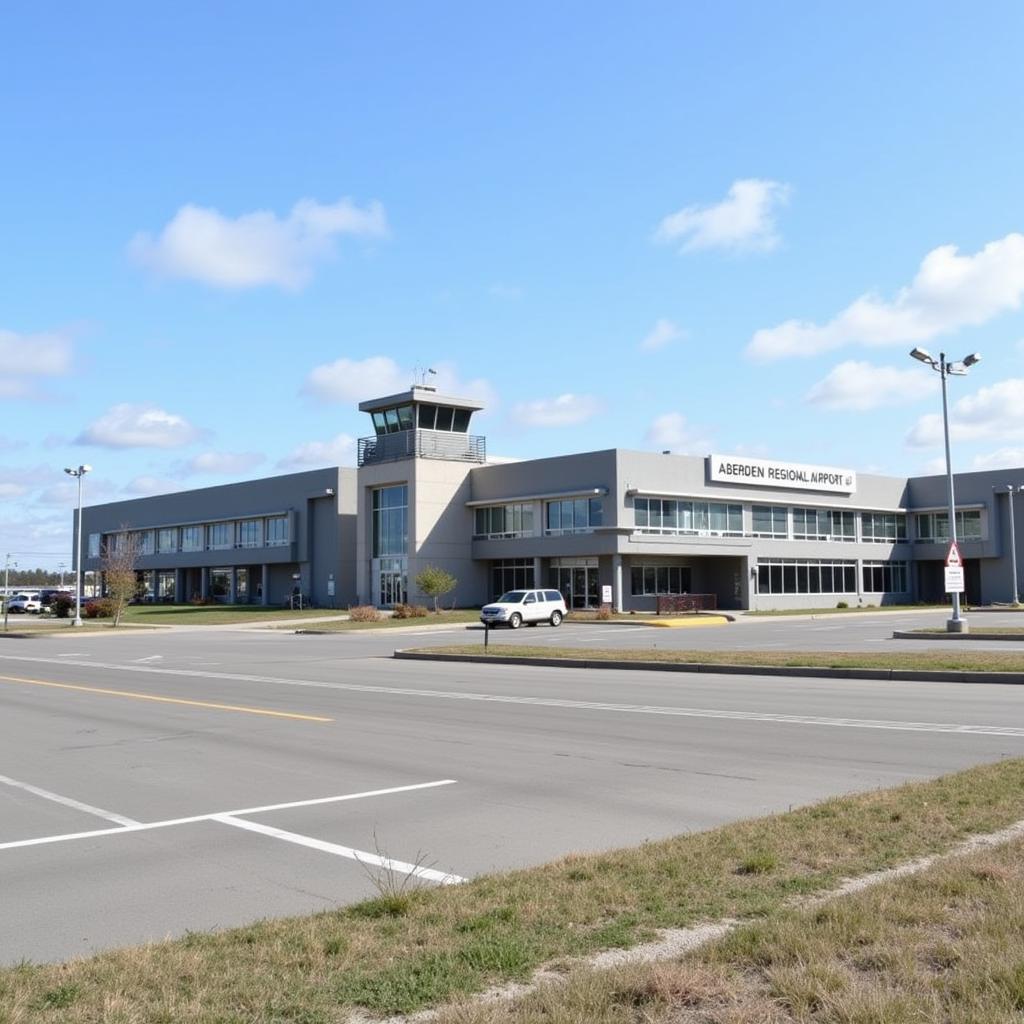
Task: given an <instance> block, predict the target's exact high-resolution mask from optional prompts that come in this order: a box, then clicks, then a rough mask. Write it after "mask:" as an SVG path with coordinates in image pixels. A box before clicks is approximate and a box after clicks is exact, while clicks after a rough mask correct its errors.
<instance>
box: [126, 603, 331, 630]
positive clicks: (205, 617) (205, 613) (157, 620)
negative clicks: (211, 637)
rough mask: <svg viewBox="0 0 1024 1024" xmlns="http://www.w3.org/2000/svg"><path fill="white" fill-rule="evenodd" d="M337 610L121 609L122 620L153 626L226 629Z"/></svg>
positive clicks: (163, 606)
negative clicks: (123, 611) (219, 627)
mask: <svg viewBox="0 0 1024 1024" xmlns="http://www.w3.org/2000/svg"><path fill="white" fill-rule="evenodd" d="M344 614H345V612H344V611H343V610H341V609H332V608H304V609H303V610H302V611H299V610H298V609H295V610H294V611H293V610H292V609H291V608H268V607H266V606H265V605H259V604H224V605H191V604H136V605H129V606H128V607H127V608H126V609H125V613H124V619H123V621H125V622H129V623H137V624H145V623H149V624H151V625H156V626H217V625H220V626H230V625H236V624H238V623H240V622H244V623H246V624H248V625H258V624H259V623H261V622H277V621H279V620H287V619H309V618H316V617H318V616H321V615H344Z"/></svg>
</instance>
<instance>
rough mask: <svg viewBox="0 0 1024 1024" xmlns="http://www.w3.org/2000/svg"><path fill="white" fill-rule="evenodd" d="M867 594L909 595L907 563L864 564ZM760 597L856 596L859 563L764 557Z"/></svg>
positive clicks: (760, 569) (759, 578)
mask: <svg viewBox="0 0 1024 1024" xmlns="http://www.w3.org/2000/svg"><path fill="white" fill-rule="evenodd" d="M861 573H862V584H863V592H864V593H867V594H906V593H908V592H909V589H910V588H909V586H908V573H907V563H906V562H863V563H862V564H861ZM757 591H758V593H759V594H856V593H857V563H856V562H854V561H846V560H843V561H825V560H822V559H811V558H795V559H784V558H762V559H759V560H758V563H757Z"/></svg>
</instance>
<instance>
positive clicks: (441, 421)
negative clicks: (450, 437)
mask: <svg viewBox="0 0 1024 1024" xmlns="http://www.w3.org/2000/svg"><path fill="white" fill-rule="evenodd" d="M454 413H455V410H454V409H453V408H452V407H451V406H445V405H439V406H438V407H437V426H436V428H435V429H436V430H451V429H452V417H453V415H454Z"/></svg>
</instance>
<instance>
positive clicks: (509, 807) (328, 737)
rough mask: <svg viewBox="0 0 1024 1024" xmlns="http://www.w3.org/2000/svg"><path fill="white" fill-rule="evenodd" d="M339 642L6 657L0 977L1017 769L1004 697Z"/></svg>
mask: <svg viewBox="0 0 1024 1024" xmlns="http://www.w3.org/2000/svg"><path fill="white" fill-rule="evenodd" d="M590 628H595V629H596V628H597V627H575V628H574V629H572V630H570V629H566V630H565V633H564V635H565V636H569V635H570V634H571V633H578V634H579V635H580V639H581V640H582V639H586V636H585V634H586V630H587V629H590ZM530 632H531V633H539V632H540V630H531V631H530ZM549 632H550V633H552V634H554V633H559V634H560V635H561V631H555V630H549ZM651 632H655V631H651ZM657 632H658V635H659V637H660V636H662V635H663V634H664V633H665V632H668V631H657ZM720 632H721V630H720ZM691 635H692V634H691ZM357 636H360V637H363V636H365V634H357ZM350 639H354V637H349V636H343V637H336V636H327V637H296V636H294V635H290V634H287V633H285V634H279V635H267V636H264V635H262V634H248V635H246V636H243V637H239V636H238V635H235V634H228V633H219V634H217V635H216V636H214V635H212V634H211V635H205V636H202V637H197V636H196V634H193V633H190V634H188V635H182V636H178V637H174V636H172V635H164V634H161V635H160V637H157V638H150V637H141V636H139V637H135V636H133V637H91V638H89V639H88V640H87V641H86V640H85V638H82V639H81V640H78V639H75V640H72V641H63V642H44V641H30V642H24V643H14V642H8V643H5V644H4V645H3V646H2V647H0V704H2V714H0V751H2V753H0V870H2V871H3V878H4V910H5V921H6V922H7V924H8V926H7V927H5V928H4V929H3V930H2V931H0V961H2V962H5V963H9V962H14V961H17V960H19V959H21V958H23V957H28V958H33V959H43V960H46V959H56V958H62V957H66V956H69V955H72V954H79V953H85V952H88V951H90V950H93V949H100V948H106V947H109V946H113V945H120V944H124V943H131V942H137V941H142V940H148V939H159V938H161V937H163V936H165V935H168V934H172V935H173V934H181V933H182V932H184V931H185V930H187V929H197V928H211V927H217V926H225V925H232V924H240V923H244V922H247V921H251V920H254V919H256V918H259V917H263V916H267V915H276V914H285V913H301V912H306V911H312V910H317V909H323V908H325V907H330V906H336V905H338V904H339V903H345V902H349V901H352V900H356V899H359V898H362V897H365V896H369V895H372V894H373V893H374V892H375V882H374V879H375V877H379V874H380V872H382V871H389V870H390V869H389V866H388V865H387V864H382V863H380V861H382V860H385V861H390V862H395V863H394V864H392V865H391V867H393V868H395V869H396V870H398V871H399V872H401V871H405V870H408V869H410V868H411V867H414V866H416V865H419V866H420V867H423V868H426V869H427V870H428V871H431V872H436V873H437V874H431V875H430V876H429V877H427V878H425V879H424V882H425V883H426V884H437V883H439V882H440V881H442V880H444V876H446V875H452V876H459V877H468V876H471V875H474V874H477V873H479V872H483V871H488V870H492V869H500V868H508V867H515V866H521V865H524V864H531V863H538V862H542V861H545V860H548V859H551V858H553V857H556V856H558V855H560V854H564V853H566V852H569V851H574V850H596V849H603V848H607V847H610V846H617V845H624V844H634V843H638V842H641V841H643V840H645V839H649V838H658V837H662V836H667V835H671V834H674V833H677V832H680V831H685V830H689V829H699V828H706V827H710V826H713V825H716V824H719V823H723V822H727V821H731V820H735V819H736V818H740V817H747V816H751V815H757V814H762V813H765V812H768V811H772V810H780V809H782V810H784V809H786V808H787V807H789V806H792V805H797V804H802V803H807V802H809V801H813V800H816V799H820V798H822V797H825V796H827V795H832V794H836V793H843V792H849V791H851V790H859V789H865V788H870V787H875V786H881V785H891V784H894V783H897V782H900V781H903V780H907V779H916V778H923V777H929V776H933V775H936V774H940V773H942V772H945V771H951V770H955V769H958V768H963V767H967V766H969V765H971V764H976V763H980V762H983V761H991V760H995V759H998V758H1000V757H1005V756H1019V755H1021V754H1022V753H1024V710H1022V699H1024V695H1022V694H1021V693H1020V691H1019V689H1018V688H1012V687H1001V686H970V687H960V686H954V685H948V684H947V685H943V684H927V683H911V684H894V683H874V682H871V681H835V680H815V679H787V678H771V679H766V678H751V677H744V676H740V675H737V676H716V677H713V678H711V677H701V676H693V677H679V676H672V677H669V676H667V675H666V676H661V675H659V674H656V673H638V672H630V671H607V672H601V673H594V672H586V671H583V670H576V669H543V668H530V667H518V666H504V665H495V666H490V665H488V666H485V667H481V666H476V665H473V666H452V665H447V664H433V663H406V662H396V661H394V660H392V659H390V658H387V657H378V656H376V655H375V654H374V651H375V650H376V648H374V646H373V643H370V644H366V643H364V642H363V641H362V640H359V641H357V643H356V644H349V643H348V641H349V640H350ZM378 639H379V638H378ZM388 643H389V644H390V645H392V646H393V644H394V639H393V638H391V639H390V640H389V641H388ZM154 645H155V646H154ZM358 651H362V652H363V655H364V656H363V657H359V656H358V655H357V652H358ZM340 652H343V653H340ZM367 654H370V655H372V656H369V657H367V656H365V655H367ZM410 787H415V788H410ZM375 859H376V862H375V863H374V861H375ZM449 880H451V881H454V878H452V879H449Z"/></svg>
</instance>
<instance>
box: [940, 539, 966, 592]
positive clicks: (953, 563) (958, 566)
mask: <svg viewBox="0 0 1024 1024" xmlns="http://www.w3.org/2000/svg"><path fill="white" fill-rule="evenodd" d="M944 576H945V587H946V593H947V594H962V593H963V592H964V560H963V559H962V558H961V557H960V549H959V548H958V547H957V546H956V541H955V540H954V541H950V544H949V551H947V552H946V570H945V573H944Z"/></svg>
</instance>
